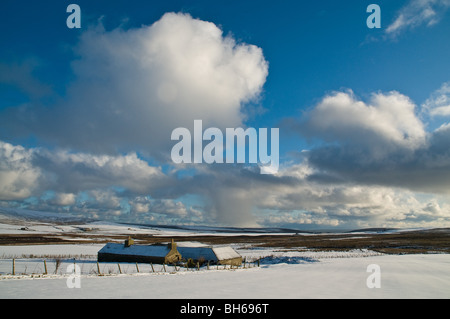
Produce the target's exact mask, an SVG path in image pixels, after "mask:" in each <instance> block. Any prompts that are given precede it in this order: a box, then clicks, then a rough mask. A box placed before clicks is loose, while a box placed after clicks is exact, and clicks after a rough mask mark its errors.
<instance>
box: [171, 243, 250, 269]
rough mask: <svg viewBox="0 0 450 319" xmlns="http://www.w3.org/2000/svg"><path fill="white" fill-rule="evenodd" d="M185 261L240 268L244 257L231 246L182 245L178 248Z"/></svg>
mask: <svg viewBox="0 0 450 319" xmlns="http://www.w3.org/2000/svg"><path fill="white" fill-rule="evenodd" d="M178 251H179V252H180V254H181V256H182V258H183V259H184V260H188V259H192V260H193V261H194V262H195V263H197V262H200V263H208V262H209V263H211V264H221V265H233V266H239V265H241V264H242V256H241V255H239V254H238V252H237V251H235V250H234V249H233V248H232V247H230V246H224V247H212V246H206V245H202V244H199V243H180V244H179V246H178Z"/></svg>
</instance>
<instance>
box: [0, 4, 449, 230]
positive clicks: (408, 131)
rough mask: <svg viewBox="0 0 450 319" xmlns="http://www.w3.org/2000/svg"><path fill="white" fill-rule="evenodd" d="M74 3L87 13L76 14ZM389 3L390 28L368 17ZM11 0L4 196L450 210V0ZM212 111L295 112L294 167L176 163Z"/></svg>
mask: <svg viewBox="0 0 450 319" xmlns="http://www.w3.org/2000/svg"><path fill="white" fill-rule="evenodd" d="M70 3H76V4H78V5H79V6H80V8H81V28H80V29H69V28H68V27H67V26H66V19H67V17H68V15H69V13H67V12H66V8H67V6H68V5H69V4H70ZM371 3H376V4H378V5H379V7H380V9H381V28H379V29H370V28H368V27H367V25H366V19H367V17H368V16H369V14H370V13H367V12H366V8H367V6H368V5H369V4H371ZM0 12H1V13H0V24H1V25H0V27H1V30H2V32H1V34H0V46H1V50H0V74H1V75H0V97H1V99H0V142H1V144H0V158H1V159H2V163H3V164H1V165H0V207H2V206H3V207H22V208H24V207H25V208H29V209H34V210H42V211H56V212H70V213H73V214H77V215H83V216H89V217H94V218H103V219H112V220H121V221H133V222H141V223H161V224H214V225H216V224H220V225H234V226H236V225H237V226H262V227H264V226H283V227H284V226H286V227H296V228H302V229H316V228H318V229H325V228H326V229H329V228H359V227H418V226H424V227H431V226H433V227H435V226H448V225H449V221H450V202H449V200H450V197H449V189H450V188H449V186H450V183H449V182H447V181H448V180H450V179H449V178H448V177H450V161H449V160H450V144H449V143H448V137H450V125H448V123H449V117H450V78H449V74H450V73H449V71H450V60H449V59H448V56H449V53H450V41H448V35H449V34H450V2H449V1H448V0H430V1H426V0H424V1H418V0H408V1H395V2H394V1H344V2H336V1H321V2H312V1H310V2H306V1H302V2H300V1H285V2H283V3H282V4H280V3H277V2H273V1H245V2H242V1H213V2H212V1H159V2H156V1H114V2H108V1H95V2H93V1H81V0H80V1H45V2H44V3H43V2H36V1H2V3H1V4H0ZM164 92H165V93H164ZM167 92H169V93H170V92H172V93H173V92H176V94H175V95H170V96H167V94H166V93H167ZM159 93H161V94H163V93H164V94H166V95H164V94H163V95H164V96H163V97H162V100H161V96H159V97H160V98H159V99H157V98H156V97H155V95H158V94H159ZM194 116H196V117H197V119H202V120H203V121H204V124H205V125H209V126H217V127H220V128H225V127H241V126H242V127H243V126H249V127H255V128H260V127H269V128H271V127H277V128H279V129H280V145H279V146H280V170H279V171H278V173H277V174H274V175H261V174H259V172H257V170H255V167H253V166H251V165H226V164H215V165H206V164H198V165H195V164H194V165H182V166H180V165H176V164H174V163H173V162H172V161H170V158H169V155H170V148H171V147H172V146H173V144H174V143H173V141H171V139H170V132H171V131H172V130H173V129H175V128H176V127H178V126H180V125H181V126H184V127H191V126H192V123H193V120H194V119H195V118H192V117H194Z"/></svg>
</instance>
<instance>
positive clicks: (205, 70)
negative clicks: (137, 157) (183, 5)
mask: <svg viewBox="0 0 450 319" xmlns="http://www.w3.org/2000/svg"><path fill="white" fill-rule="evenodd" d="M76 53H77V56H78V58H77V60H75V61H73V63H72V68H73V71H74V75H75V81H74V82H73V83H72V84H71V85H70V87H69V90H68V93H67V97H65V98H64V99H63V100H62V101H60V102H59V103H58V105H54V106H53V107H48V106H47V107H45V108H38V109H36V108H33V109H28V110H26V111H25V112H21V113H20V114H19V113H17V114H16V121H15V122H14V125H15V126H17V125H20V124H22V125H23V128H24V130H26V131H27V130H28V131H31V132H33V133H34V134H36V135H37V136H38V137H40V138H43V139H45V140H48V141H53V142H57V143H58V145H59V146H63V147H70V148H74V149H77V150H82V151H89V152H95V153H105V152H109V153H112V152H115V151H124V152H129V151H137V150H138V151H140V152H143V153H145V154H148V155H149V156H154V157H159V158H164V157H165V158H167V157H168V156H170V149H169V146H170V145H171V143H172V141H171V140H170V133H171V132H172V130H173V129H175V128H177V127H186V128H189V129H191V128H192V127H193V121H194V120H195V119H201V120H203V124H204V125H205V126H208V127H210V126H215V127H219V128H225V127H239V126H242V125H243V121H244V119H245V113H244V112H242V106H243V104H244V103H246V102H249V101H254V100H257V99H258V97H259V95H260V93H261V91H262V87H263V84H264V83H265V80H266V77H267V74H268V63H267V61H266V60H265V59H264V56H263V53H262V50H261V49H260V48H259V47H256V46H254V45H248V44H245V43H237V42H236V41H235V40H234V39H233V38H232V37H231V36H224V35H223V32H222V30H220V29H219V28H218V27H217V26H216V25H215V24H213V23H211V22H206V21H202V20H198V19H194V18H192V17H191V16H190V15H188V14H181V13H180V14H176V13H167V14H165V15H164V16H163V17H162V18H161V19H160V20H158V21H157V22H155V23H154V24H152V25H150V26H143V27H141V28H136V29H129V30H123V29H120V28H119V29H114V30H112V31H105V30H104V28H103V27H102V26H98V27H96V28H93V29H90V30H88V31H86V32H84V33H83V34H82V35H81V38H80V41H79V44H78V46H77V48H76ZM10 116H11V115H10ZM5 125H8V123H5Z"/></svg>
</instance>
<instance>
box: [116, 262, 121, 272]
mask: <svg viewBox="0 0 450 319" xmlns="http://www.w3.org/2000/svg"><path fill="white" fill-rule="evenodd" d="M117 266H118V267H119V273H122V269H121V268H120V264H119V263H117Z"/></svg>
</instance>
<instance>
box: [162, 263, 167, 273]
mask: <svg viewBox="0 0 450 319" xmlns="http://www.w3.org/2000/svg"><path fill="white" fill-rule="evenodd" d="M163 268H164V272H167V271H166V264H163Z"/></svg>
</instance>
